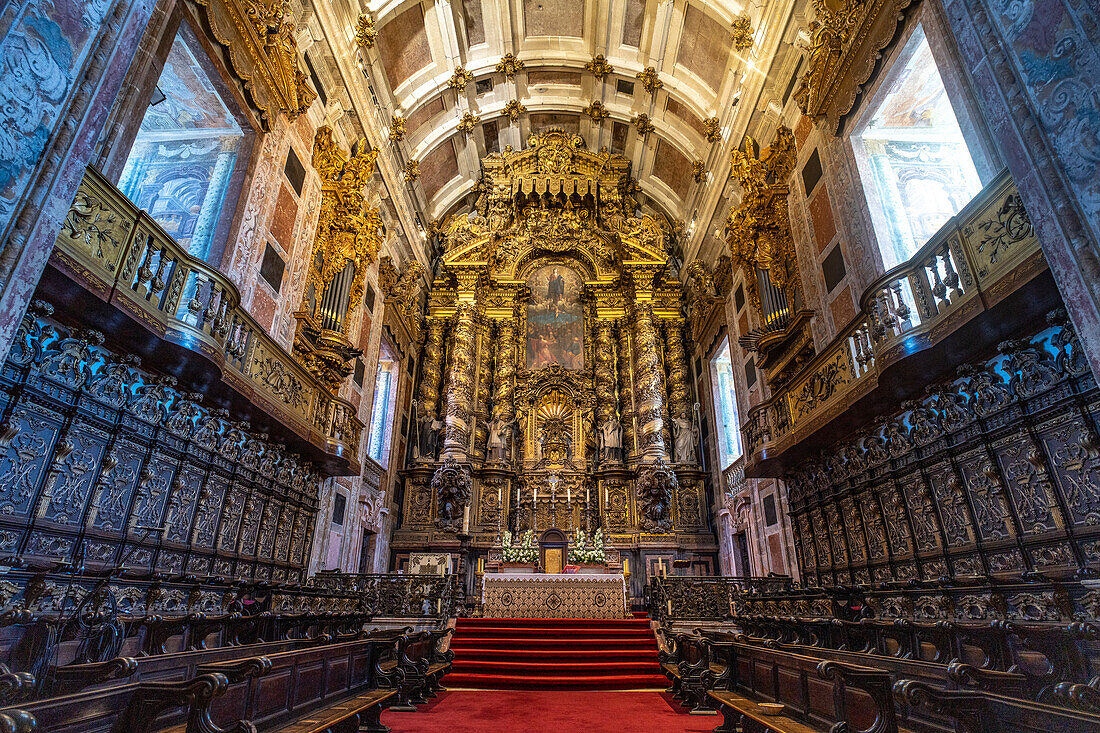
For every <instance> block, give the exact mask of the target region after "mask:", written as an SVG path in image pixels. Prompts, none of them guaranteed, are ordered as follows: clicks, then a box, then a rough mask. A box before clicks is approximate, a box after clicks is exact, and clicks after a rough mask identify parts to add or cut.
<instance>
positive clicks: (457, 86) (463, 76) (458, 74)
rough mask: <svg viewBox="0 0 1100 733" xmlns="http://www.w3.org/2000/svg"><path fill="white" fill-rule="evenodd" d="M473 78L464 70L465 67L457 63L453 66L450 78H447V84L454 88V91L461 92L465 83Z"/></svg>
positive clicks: (464, 87)
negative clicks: (453, 69)
mask: <svg viewBox="0 0 1100 733" xmlns="http://www.w3.org/2000/svg"><path fill="white" fill-rule="evenodd" d="M473 80H474V75H473V74H471V73H470V72H468V71H466V69H465V68H464V67H463V66H462V65H461V64H459V65H458V66H456V67H455V71H454V73H453V74H451V78H450V79H448V80H447V86H448V87H450V88H451V89H454V90H455V91H456V92H461V91H463V90H464V89H466V85H467V84H469V83H470V82H471V81H473Z"/></svg>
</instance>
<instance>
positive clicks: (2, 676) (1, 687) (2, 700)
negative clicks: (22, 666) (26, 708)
mask: <svg viewBox="0 0 1100 733" xmlns="http://www.w3.org/2000/svg"><path fill="white" fill-rule="evenodd" d="M34 688H35V679H34V675H33V674H31V673H30V672H12V671H11V670H10V669H8V665H6V664H0V705H11V704H13V703H16V702H19V701H20V700H25V699H26V698H28V697H30V696H31V695H33V694H34Z"/></svg>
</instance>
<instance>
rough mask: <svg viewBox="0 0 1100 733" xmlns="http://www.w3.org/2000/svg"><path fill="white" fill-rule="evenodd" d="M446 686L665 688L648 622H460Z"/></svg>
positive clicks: (519, 688)
mask: <svg viewBox="0 0 1100 733" xmlns="http://www.w3.org/2000/svg"><path fill="white" fill-rule="evenodd" d="M450 648H451V650H452V651H454V653H455V658H454V667H453V671H452V672H451V673H450V674H448V675H447V678H446V683H445V684H447V685H448V686H450V687H469V688H480V689H510V690H522V689H554V690H585V689H591V690H615V689H637V688H654V687H659V688H664V687H665V684H666V682H665V678H664V677H663V676H662V675H661V674H660V667H659V666H658V664H657V640H656V639H655V638H654V636H653V630H652V628H651V627H650V625H649V621H648V620H647V619H612V620H602V619H499V618H494V619H488V618H487V619H468V618H462V619H458V622H457V624H456V628H455V634H454V637H453V638H452V640H451V645H450Z"/></svg>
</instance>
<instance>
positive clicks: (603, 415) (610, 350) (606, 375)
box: [595, 320, 615, 430]
mask: <svg viewBox="0 0 1100 733" xmlns="http://www.w3.org/2000/svg"><path fill="white" fill-rule="evenodd" d="M595 325H596V429H597V430H598V429H599V428H600V427H601V426H602V425H603V424H604V423H606V422H607V421H608V420H610V419H611V418H612V417H614V416H615V371H614V369H615V365H614V362H613V360H614V358H615V349H614V346H613V344H612V340H611V321H602V320H597V321H595Z"/></svg>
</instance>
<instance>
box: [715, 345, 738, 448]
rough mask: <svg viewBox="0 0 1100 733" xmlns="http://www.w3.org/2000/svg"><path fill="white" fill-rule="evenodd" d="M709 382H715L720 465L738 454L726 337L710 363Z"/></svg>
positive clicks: (735, 404) (735, 409)
mask: <svg viewBox="0 0 1100 733" xmlns="http://www.w3.org/2000/svg"><path fill="white" fill-rule="evenodd" d="M710 369H711V384H713V385H714V402H715V405H714V412H715V414H716V415H717V417H718V448H719V452H720V453H721V455H720V459H721V462H722V469H723V470H725V469H726V468H728V467H729V466H730V464H732V463H733V462H734V461H736V460H737V459H738V458H740V457H741V421H740V420H738V418H737V400H736V394H735V392H734V388H733V360H732V359H731V358H730V344H729V339H723V340H722V348H721V349H720V350H719V351H718V353H717V354H716V355H715V357H714V358H713V359H712V360H711V363H710Z"/></svg>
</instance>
